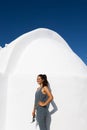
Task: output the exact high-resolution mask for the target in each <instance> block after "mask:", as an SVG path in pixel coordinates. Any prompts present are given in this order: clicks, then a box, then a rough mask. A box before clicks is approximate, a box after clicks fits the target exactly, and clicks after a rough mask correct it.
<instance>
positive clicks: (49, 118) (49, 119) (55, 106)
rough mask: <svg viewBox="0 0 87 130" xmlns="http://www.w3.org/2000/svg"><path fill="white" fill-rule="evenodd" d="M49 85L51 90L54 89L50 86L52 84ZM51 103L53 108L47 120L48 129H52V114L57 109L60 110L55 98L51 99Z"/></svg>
mask: <svg viewBox="0 0 87 130" xmlns="http://www.w3.org/2000/svg"><path fill="white" fill-rule="evenodd" d="M48 87H49V89H50V91H52V90H51V87H50V84H48ZM51 105H52V107H53V109H52V110H51V111H50V112H49V113H48V115H47V120H46V125H47V130H50V124H51V115H52V114H54V113H55V112H56V111H58V107H57V105H56V103H55V101H54V100H52V101H51ZM48 107H49V106H48Z"/></svg>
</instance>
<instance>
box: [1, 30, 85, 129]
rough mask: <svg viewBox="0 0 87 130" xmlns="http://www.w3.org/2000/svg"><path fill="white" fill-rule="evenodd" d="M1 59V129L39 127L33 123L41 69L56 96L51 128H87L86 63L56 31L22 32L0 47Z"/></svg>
mask: <svg viewBox="0 0 87 130" xmlns="http://www.w3.org/2000/svg"><path fill="white" fill-rule="evenodd" d="M0 61H1V62H0V73H1V74H0V84H1V86H0V115H1V116H0V121H1V123H0V130H31V129H32V130H36V129H37V130H39V127H38V126H37V127H36V122H34V123H33V124H31V123H30V122H31V120H32V109H33V103H34V94H35V91H36V88H37V86H38V84H37V82H36V77H37V75H38V74H39V73H43V74H47V77H48V81H49V83H50V87H51V90H52V93H53V96H54V100H53V102H51V104H50V107H49V111H50V112H52V110H53V109H54V110H55V112H54V113H53V114H51V115H50V116H51V117H49V119H50V118H51V124H50V130H56V129H57V130H87V123H86V121H87V66H86V65H85V64H84V63H83V61H82V60H81V59H80V58H79V57H78V56H77V55H76V54H75V53H74V52H73V51H72V49H71V48H70V47H69V46H68V44H67V43H66V42H65V41H64V39H63V38H61V37H60V36H59V35H58V34H57V33H56V32H54V31H52V30H49V29H44V28H40V29H36V30H34V31H31V32H29V33H26V34H24V35H22V36H21V37H19V38H17V39H16V40H14V41H13V42H11V43H10V44H8V46H6V47H4V48H3V49H1V51H0ZM56 108H57V110H56ZM49 119H48V121H49Z"/></svg>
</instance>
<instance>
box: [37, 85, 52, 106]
mask: <svg viewBox="0 0 87 130" xmlns="http://www.w3.org/2000/svg"><path fill="white" fill-rule="evenodd" d="M44 92H45V93H46V94H47V95H48V99H47V100H46V101H45V102H41V101H40V102H39V103H38V104H39V105H40V106H46V105H48V103H50V102H51V101H52V100H53V95H52V93H51V92H50V91H49V89H48V87H47V86H45V87H44Z"/></svg>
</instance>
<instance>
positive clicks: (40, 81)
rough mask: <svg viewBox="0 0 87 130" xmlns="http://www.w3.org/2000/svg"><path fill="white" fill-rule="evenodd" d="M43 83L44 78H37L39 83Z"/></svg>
mask: <svg viewBox="0 0 87 130" xmlns="http://www.w3.org/2000/svg"><path fill="white" fill-rule="evenodd" d="M42 82H43V80H42V78H41V77H40V76H37V83H38V84H41V83H42Z"/></svg>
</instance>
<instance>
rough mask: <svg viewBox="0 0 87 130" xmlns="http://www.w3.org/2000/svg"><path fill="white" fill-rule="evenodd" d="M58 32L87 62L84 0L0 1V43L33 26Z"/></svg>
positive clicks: (7, 41) (86, 14)
mask: <svg viewBox="0 0 87 130" xmlns="http://www.w3.org/2000/svg"><path fill="white" fill-rule="evenodd" d="M41 27H43V28H49V29H52V30H54V31H56V32H57V33H59V34H60V35H61V36H62V37H63V38H64V39H65V40H66V41H67V43H68V44H69V46H70V47H71V48H72V50H73V51H74V52H75V53H76V54H77V55H78V56H79V57H81V59H82V60H83V61H84V62H85V64H87V1H86V0H77V1H76V0H73V1H70V0H53V1H51V0H44V1H41V0H37V1H35V0H32V1H30V0H21V1H20V0H19V1H18V0H15V1H12V0H11V1H10V0H8V1H4V0H1V1H0V45H1V46H2V47H4V45H5V44H6V43H10V42H11V41H13V40H14V39H16V38H17V37H19V36H20V35H22V34H24V33H26V32H29V31H31V30H33V29H36V28H41Z"/></svg>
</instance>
